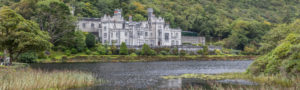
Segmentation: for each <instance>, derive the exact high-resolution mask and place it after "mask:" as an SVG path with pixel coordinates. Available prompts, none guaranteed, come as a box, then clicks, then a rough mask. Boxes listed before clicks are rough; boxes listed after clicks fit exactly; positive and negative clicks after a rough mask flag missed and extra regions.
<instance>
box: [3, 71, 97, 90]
mask: <svg viewBox="0 0 300 90" xmlns="http://www.w3.org/2000/svg"><path fill="white" fill-rule="evenodd" d="M13 67H14V68H13ZM16 67H18V69H15V68H16ZM0 72H1V73H0V90H20V89H23V90H33V89H67V88H76V87H83V86H90V85H94V84H95V83H98V82H99V81H98V80H97V79H96V78H95V77H93V76H92V74H90V73H85V72H79V71H51V72H47V71H41V70H33V69H30V68H28V67H27V68H23V69H21V68H19V66H18V65H13V66H12V67H11V66H9V67H3V66H2V67H1V69H0Z"/></svg>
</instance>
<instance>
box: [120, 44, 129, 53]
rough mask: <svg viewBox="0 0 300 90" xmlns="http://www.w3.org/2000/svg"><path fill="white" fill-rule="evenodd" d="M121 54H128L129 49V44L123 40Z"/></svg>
mask: <svg viewBox="0 0 300 90" xmlns="http://www.w3.org/2000/svg"><path fill="white" fill-rule="evenodd" d="M119 54H120V55H128V49H127V46H126V44H125V43H124V42H122V44H121V46H120V52H119Z"/></svg>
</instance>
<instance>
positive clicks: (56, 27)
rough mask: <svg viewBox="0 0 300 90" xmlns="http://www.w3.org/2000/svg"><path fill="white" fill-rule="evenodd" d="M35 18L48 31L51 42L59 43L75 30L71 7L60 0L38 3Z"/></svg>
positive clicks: (46, 0)
mask: <svg viewBox="0 0 300 90" xmlns="http://www.w3.org/2000/svg"><path fill="white" fill-rule="evenodd" d="M36 8H37V9H36V15H35V16H34V20H35V21H36V22H38V23H39V25H40V29H41V30H43V31H47V32H48V33H49V35H50V37H51V39H50V42H51V43H53V44H55V45H56V44H57V42H58V41H59V40H60V39H62V37H63V36H64V35H66V34H67V33H69V32H73V31H74V30H75V21H76V20H75V18H74V17H73V16H72V15H71V13H70V9H69V7H68V6H67V5H66V4H65V3H64V2H61V1H59V0H43V1H39V2H38V3H37V7H36Z"/></svg>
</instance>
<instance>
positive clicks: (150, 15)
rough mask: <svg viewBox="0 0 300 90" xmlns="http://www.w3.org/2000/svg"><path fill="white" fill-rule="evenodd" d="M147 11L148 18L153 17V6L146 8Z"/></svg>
mask: <svg viewBox="0 0 300 90" xmlns="http://www.w3.org/2000/svg"><path fill="white" fill-rule="evenodd" d="M147 11H148V20H151V19H152V17H153V8H148V9H147Z"/></svg>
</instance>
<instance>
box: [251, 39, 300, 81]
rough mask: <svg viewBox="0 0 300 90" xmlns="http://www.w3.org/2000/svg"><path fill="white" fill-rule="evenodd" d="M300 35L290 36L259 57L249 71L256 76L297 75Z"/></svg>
mask: <svg viewBox="0 0 300 90" xmlns="http://www.w3.org/2000/svg"><path fill="white" fill-rule="evenodd" d="M299 44H300V34H295V33H291V34H289V35H288V36H287V37H286V38H285V39H284V40H283V41H282V42H281V44H279V45H278V46H276V48H275V49H273V50H272V51H271V52H269V53H268V54H266V55H264V56H261V57H259V58H258V59H257V60H255V61H254V63H253V64H251V66H250V67H249V69H248V72H249V73H251V74H254V75H259V74H273V75H274V74H275V75H276V74H283V75H295V74H296V75H297V74H300V73H299V72H300V69H299V64H300V63H298V62H299V59H300V58H299V55H300V53H299V50H300V48H299Z"/></svg>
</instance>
